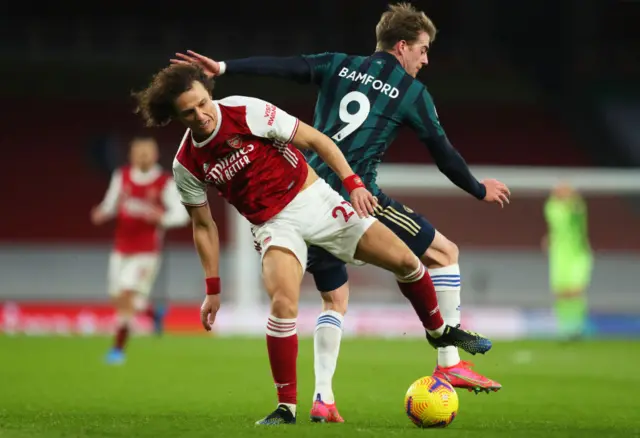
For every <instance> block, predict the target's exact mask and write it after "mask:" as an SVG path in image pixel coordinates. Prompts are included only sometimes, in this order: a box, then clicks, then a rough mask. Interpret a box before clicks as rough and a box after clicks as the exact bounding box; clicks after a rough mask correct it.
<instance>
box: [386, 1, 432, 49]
mask: <svg viewBox="0 0 640 438" xmlns="http://www.w3.org/2000/svg"><path fill="white" fill-rule="evenodd" d="M422 32H426V33H427V35H429V38H430V39H431V42H433V41H434V40H435V39H436V26H435V25H434V24H433V22H432V21H431V19H430V18H429V17H427V15H426V14H425V13H424V12H422V11H419V10H417V9H416V8H415V7H414V6H413V5H412V4H410V3H398V4H395V5H389V9H388V10H387V11H386V12H384V13H383V14H382V16H381V17H380V21H379V22H378V24H377V25H376V41H377V45H376V50H378V51H381V50H391V49H392V48H393V46H395V45H396V43H397V42H398V41H402V40H405V41H406V42H408V43H409V44H414V43H415V42H416V40H417V39H418V37H419V35H420V33H422Z"/></svg>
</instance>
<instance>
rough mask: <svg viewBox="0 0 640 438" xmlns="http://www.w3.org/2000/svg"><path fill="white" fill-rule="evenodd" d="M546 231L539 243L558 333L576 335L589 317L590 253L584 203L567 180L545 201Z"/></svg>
mask: <svg viewBox="0 0 640 438" xmlns="http://www.w3.org/2000/svg"><path fill="white" fill-rule="evenodd" d="M544 217H545V219H546V222H547V229H548V232H547V235H546V236H544V237H543V240H542V246H543V248H544V249H546V250H547V252H548V255H549V284H550V287H551V291H552V292H553V294H554V298H555V313H556V320H557V323H558V332H559V333H558V334H559V335H560V336H561V337H562V338H565V339H577V338H579V337H581V336H582V335H584V334H585V329H586V328H587V320H588V314H589V310H588V303H587V296H586V293H585V291H586V289H587V287H588V286H589V283H590V281H591V270H592V267H593V254H592V252H591V245H590V244H589V230H588V226H587V206H586V204H585V202H584V200H583V199H582V197H581V196H580V195H579V194H578V192H577V191H576V190H574V189H573V188H572V187H571V186H570V185H569V184H566V183H561V184H558V185H557V186H556V187H555V188H554V189H553V191H552V192H551V195H550V196H549V198H548V199H547V201H546V203H545V205H544Z"/></svg>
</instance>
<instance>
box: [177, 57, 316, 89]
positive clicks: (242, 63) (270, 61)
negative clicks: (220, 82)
mask: <svg viewBox="0 0 640 438" xmlns="http://www.w3.org/2000/svg"><path fill="white" fill-rule="evenodd" d="M170 61H171V63H173V64H196V65H199V66H200V67H202V68H203V69H204V71H205V72H206V73H207V75H209V76H210V77H214V76H220V75H223V74H225V73H227V74H247V75H254V76H271V77H278V78H283V79H291V80H294V81H297V82H302V83H309V82H311V80H312V73H313V72H312V69H311V66H310V65H309V63H308V62H307V61H306V60H305V58H304V57H302V56H290V57H276V56H255V57H251V58H242V59H231V60H228V61H220V62H218V61H214V60H213V59H211V58H208V57H206V56H204V55H201V54H199V53H196V52H194V51H192V50H187V53H176V58H174V59H171V60H170Z"/></svg>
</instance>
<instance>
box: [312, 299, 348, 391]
mask: <svg viewBox="0 0 640 438" xmlns="http://www.w3.org/2000/svg"><path fill="white" fill-rule="evenodd" d="M343 320H344V317H343V316H342V315H341V314H340V313H338V312H335V311H333V310H326V311H324V312H322V313H321V314H320V315H319V316H318V320H317V322H316V330H315V332H314V334H313V368H314V370H315V373H316V389H315V391H314V392H313V401H315V400H316V398H317V397H318V394H320V398H321V399H322V401H323V402H325V403H334V402H335V398H334V397H333V388H332V382H333V374H334V373H335V372H336V364H337V363H338V354H339V353H340V339H341V338H342V321H343Z"/></svg>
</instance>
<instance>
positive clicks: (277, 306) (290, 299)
mask: <svg viewBox="0 0 640 438" xmlns="http://www.w3.org/2000/svg"><path fill="white" fill-rule="evenodd" d="M271 314H272V315H273V316H275V317H277V318H296V317H297V316H298V299H297V296H296V294H293V293H290V292H289V293H288V292H287V291H285V290H280V291H276V292H275V293H274V294H273V296H272V298H271Z"/></svg>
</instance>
